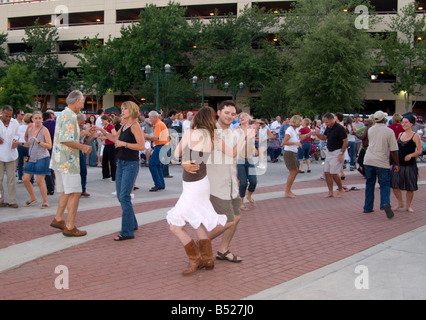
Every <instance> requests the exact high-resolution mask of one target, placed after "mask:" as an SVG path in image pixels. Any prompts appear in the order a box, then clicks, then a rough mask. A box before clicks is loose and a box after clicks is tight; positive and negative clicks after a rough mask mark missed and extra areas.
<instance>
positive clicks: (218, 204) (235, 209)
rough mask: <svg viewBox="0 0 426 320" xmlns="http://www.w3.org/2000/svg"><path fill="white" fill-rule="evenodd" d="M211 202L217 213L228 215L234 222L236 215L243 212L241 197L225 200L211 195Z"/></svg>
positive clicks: (229, 220) (230, 220) (228, 219)
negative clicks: (241, 209)
mask: <svg viewBox="0 0 426 320" xmlns="http://www.w3.org/2000/svg"><path fill="white" fill-rule="evenodd" d="M210 202H211V203H212V205H213V208H214V210H215V211H216V213H217V214H224V215H226V218H227V221H228V222H232V221H234V220H235V217H234V216H238V215H240V214H241V211H240V205H241V199H240V198H235V199H231V200H223V199H220V198H218V197H215V196H213V195H210Z"/></svg>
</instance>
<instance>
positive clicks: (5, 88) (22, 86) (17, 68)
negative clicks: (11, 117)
mask: <svg viewBox="0 0 426 320" xmlns="http://www.w3.org/2000/svg"><path fill="white" fill-rule="evenodd" d="M34 78H35V73H34V72H30V71H29V70H28V68H27V67H26V66H24V65H21V64H19V63H14V64H12V65H10V66H9V68H8V69H7V71H6V76H5V77H4V78H3V79H2V80H1V81H0V106H3V105H10V106H12V107H13V109H14V110H15V111H16V110H17V109H27V105H32V104H33V102H34V100H33V96H34V95H35V94H36V92H37V88H36V87H35V86H34V84H33V82H34Z"/></svg>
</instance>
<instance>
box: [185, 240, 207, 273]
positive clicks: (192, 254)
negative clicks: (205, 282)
mask: <svg viewBox="0 0 426 320" xmlns="http://www.w3.org/2000/svg"><path fill="white" fill-rule="evenodd" d="M184 249H185V252H186V255H187V256H188V258H189V263H188V267H187V268H186V269H185V270H183V271H182V274H183V275H184V276H186V275H188V274H191V273H194V272H195V271H197V270H198V269H200V268H202V267H203V259H201V255H200V251H198V248H197V245H196V244H195V242H194V240H191V242H189V243H188V244H187V245H186V246H185V247H184Z"/></svg>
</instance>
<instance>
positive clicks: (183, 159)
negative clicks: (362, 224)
mask: <svg viewBox="0 0 426 320" xmlns="http://www.w3.org/2000/svg"><path fill="white" fill-rule="evenodd" d="M66 102H67V108H65V109H64V111H63V112H61V114H60V115H59V116H58V117H57V118H56V119H55V116H54V113H53V112H51V111H47V112H45V113H41V112H40V111H34V112H32V114H29V113H27V114H26V113H25V112H23V111H22V110H18V111H17V112H16V116H15V118H13V108H12V107H10V106H4V107H3V109H2V114H1V121H0V192H1V202H0V207H6V206H8V207H11V208H18V207H19V205H18V202H17V199H16V183H23V184H24V186H25V188H26V190H27V192H28V199H27V200H25V202H24V206H26V207H29V206H34V205H36V203H37V202H38V198H37V196H36V193H35V190H34V188H33V182H34V179H35V181H36V183H37V186H38V189H39V192H40V195H41V198H42V202H41V206H40V208H41V209H45V208H48V207H49V206H50V204H49V201H48V195H51V194H53V193H54V192H55V191H56V192H58V193H60V196H59V199H58V208H57V211H56V215H55V217H54V219H53V220H52V222H51V226H52V227H54V228H57V229H60V230H61V231H62V233H63V234H64V235H65V236H69V237H78V236H84V235H86V234H87V233H86V231H83V230H79V229H78V228H77V227H76V225H75V219H76V214H77V209H78V204H79V199H80V197H81V196H83V197H89V196H90V194H88V193H87V191H86V184H87V166H93V167H102V170H101V171H102V178H103V179H105V180H110V181H114V182H115V187H116V191H115V192H114V194H116V196H117V199H118V201H119V203H120V205H121V209H122V225H121V231H120V233H119V234H118V235H117V236H116V237H114V241H123V240H129V239H133V238H134V231H135V230H137V229H138V222H137V220H136V216H135V212H134V210H133V205H132V201H131V200H132V198H133V190H134V189H135V188H136V186H135V182H136V177H137V175H138V172H139V170H140V167H141V166H147V167H148V168H149V172H150V174H151V177H152V182H153V187H152V188H151V189H150V190H149V192H158V191H161V190H164V189H165V188H166V183H165V181H166V180H165V178H172V176H170V174H169V164H170V162H175V163H178V164H180V165H181V166H182V167H183V169H184V170H183V176H182V186H183V188H182V190H183V191H182V194H181V196H180V198H179V200H178V201H177V203H176V205H175V206H174V207H173V208H172V209H171V210H170V211H169V212H168V214H167V222H168V224H169V226H170V231H171V232H172V234H174V235H175V236H176V238H177V239H178V240H179V241H180V243H181V244H182V246H183V248H184V250H185V252H186V254H187V256H188V259H189V265H188V267H187V268H186V269H185V270H184V271H183V272H182V273H183V274H184V275H187V274H191V273H194V272H196V271H197V270H198V269H200V268H206V269H212V268H213V267H214V260H215V258H216V259H217V260H224V261H229V262H234V263H239V262H241V261H242V258H241V257H240V256H239V255H237V254H236V253H234V252H231V251H230V243H231V241H232V238H233V236H234V234H235V231H236V228H237V226H238V224H239V222H240V219H241V211H247V210H250V209H249V208H250V207H256V206H257V204H256V202H255V200H254V199H253V193H254V192H255V190H256V185H257V178H258V175H259V173H262V172H265V170H266V165H267V162H268V156H269V158H270V162H271V163H276V162H279V161H280V157H281V156H282V158H283V161H284V163H285V166H286V168H287V169H288V171H289V175H288V178H287V181H286V183H285V191H284V196H285V197H287V198H295V197H296V195H295V194H294V193H293V192H292V190H291V188H292V185H293V183H294V181H295V179H296V176H297V175H298V174H305V173H306V174H308V173H310V172H311V159H312V157H315V159H319V158H321V160H322V161H323V163H324V169H323V177H324V179H325V181H326V185H327V187H328V193H327V194H326V197H337V198H339V197H342V196H343V195H344V192H345V191H346V190H345V186H344V185H343V182H342V180H344V179H345V175H344V170H343V169H344V166H345V165H346V163H348V164H349V169H350V170H351V171H353V170H358V171H359V172H360V174H362V175H363V176H364V177H365V179H366V190H365V202H364V207H363V209H364V212H365V213H370V212H373V211H374V207H373V206H374V188H375V184H376V180H378V183H379V185H380V209H381V210H384V211H385V213H386V216H387V217H388V218H389V219H390V218H392V217H393V216H394V211H395V210H403V209H405V210H407V211H409V212H413V211H414V210H413V208H412V201H413V197H414V191H416V190H417V189H418V185H417V181H418V168H417V164H416V159H417V157H419V156H420V155H422V152H423V151H422V149H423V145H422V140H423V141H425V140H426V135H423V130H424V129H423V127H422V126H421V127H420V126H419V125H418V124H417V123H416V118H415V116H414V115H412V114H406V115H403V116H402V115H399V114H395V115H394V116H393V118H392V121H391V123H390V124H388V123H387V114H386V113H384V112H382V111H377V112H376V113H374V114H373V115H371V116H370V117H369V118H367V119H362V118H361V117H359V115H354V116H347V117H344V116H343V114H341V113H336V114H333V113H326V114H324V115H323V116H322V118H321V119H316V120H314V121H312V120H311V119H309V118H306V117H305V118H303V117H302V116H300V115H294V116H292V117H290V118H285V119H284V120H283V121H282V120H281V117H280V116H277V117H276V118H275V119H273V120H272V121H270V123H268V121H267V119H253V117H252V116H251V115H250V114H248V113H246V112H241V110H238V109H237V107H236V105H235V103H234V102H232V101H223V102H222V103H221V104H220V106H219V107H218V110H217V112H216V111H215V110H213V109H212V108H210V107H203V108H201V109H200V110H198V112H196V113H195V114H194V113H193V112H188V113H187V115H186V119H185V117H184V116H183V114H181V113H177V112H176V111H173V110H172V111H170V112H169V113H168V114H167V116H166V117H162V115H161V114H159V113H158V112H156V111H151V112H149V114H148V117H147V118H146V117H145V115H144V114H140V112H139V107H138V105H137V104H135V103H134V102H131V101H126V102H124V103H123V104H122V106H121V114H120V115H109V116H108V115H106V114H105V113H104V111H103V110H102V109H101V110H99V111H98V114H97V116H95V115H90V116H89V117H87V116H86V115H84V114H82V113H81V112H80V111H81V109H82V108H83V106H84V103H85V97H84V95H83V94H82V93H81V92H80V91H78V90H75V91H72V92H71V93H70V94H69V95H68V97H67V99H66ZM305 165H306V171H305ZM357 165H358V167H357ZM4 173H6V176H7V188H8V193H7V196H8V201H7V202H6V201H5V200H6V199H5V193H4V191H3V178H4ZM16 174H17V181H16ZM34 176H35V177H34ZM334 185H336V186H337V192H336V193H335V192H334V189H333V188H334ZM391 190H393V193H394V194H395V197H396V198H397V201H398V204H397V206H394V207H393V208H392V207H391V204H390V193H391ZM402 191H406V200H405V203H404V199H403V197H402ZM245 199H247V202H248V203H246V202H245ZM65 210H67V212H68V215H67V219H66V221H65V219H64V212H65ZM187 224H189V225H190V226H191V227H192V228H194V230H195V235H196V237H197V238H196V239H193V238H191V236H190V235H189V234H188V232H187V231H186V230H185V229H184V226H185V225H187ZM219 236H221V237H222V239H221V241H220V245H219V248H218V250H217V253H216V256H215V257H214V255H213V250H212V245H211V240H213V239H215V238H217V237H219Z"/></svg>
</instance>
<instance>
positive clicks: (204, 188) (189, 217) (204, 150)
mask: <svg viewBox="0 0 426 320" xmlns="http://www.w3.org/2000/svg"><path fill="white" fill-rule="evenodd" d="M215 129H216V120H215V112H214V110H213V109H212V108H210V107H203V108H201V110H200V111H199V112H198V113H197V114H196V115H195V117H194V121H193V123H192V125H191V129H189V130H187V131H186V132H185V134H184V135H183V137H182V140H181V141H180V143H179V145H178V147H177V149H176V151H175V156H176V157H182V163H188V162H190V163H193V164H197V165H199V170H197V171H196V173H189V172H187V171H185V170H184V171H183V177H182V178H183V179H182V180H183V181H182V184H183V191H182V194H181V196H180V198H179V200H178V202H177V203H176V205H175V207H174V208H173V209H171V210H170V211H169V212H168V213H167V222H168V223H169V225H170V230H171V231H172V233H173V234H174V235H175V236H176V237H177V238H178V239H179V241H180V242H181V243H182V245H183V246H184V249H185V252H186V254H187V255H188V258H189V264H188V268H187V269H185V270H184V271H183V272H182V274H183V275H187V274H191V273H193V272H195V271H197V270H198V269H200V268H203V267H204V268H206V269H213V267H214V260H213V254H212V247H211V241H210V239H209V238H208V235H207V232H208V231H211V230H213V229H214V228H215V227H216V226H217V225H219V224H221V225H222V226H224V225H225V224H226V216H225V215H218V214H217V213H216V212H215V210H214V208H213V205H212V204H211V202H210V184H209V180H208V178H207V170H206V163H208V161H209V159H210V154H211V153H212V150H213V145H214V131H215ZM187 223H189V224H190V225H191V226H192V227H193V228H194V229H195V233H196V236H197V238H198V244H199V249H198V247H197V245H196V244H195V241H194V240H193V239H192V238H191V236H190V235H189V234H188V233H187V232H186V231H185V230H184V226H185V225H186V224H187Z"/></svg>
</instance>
